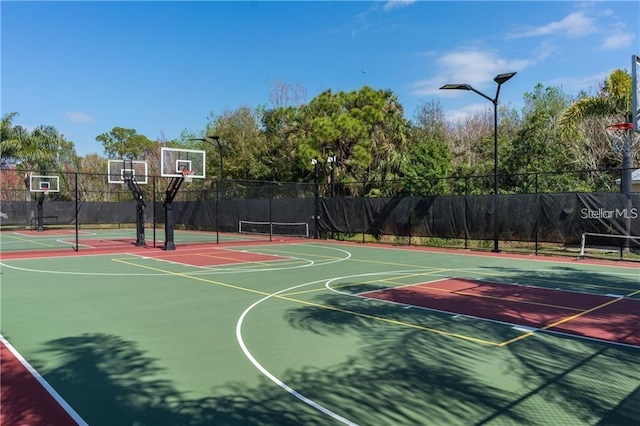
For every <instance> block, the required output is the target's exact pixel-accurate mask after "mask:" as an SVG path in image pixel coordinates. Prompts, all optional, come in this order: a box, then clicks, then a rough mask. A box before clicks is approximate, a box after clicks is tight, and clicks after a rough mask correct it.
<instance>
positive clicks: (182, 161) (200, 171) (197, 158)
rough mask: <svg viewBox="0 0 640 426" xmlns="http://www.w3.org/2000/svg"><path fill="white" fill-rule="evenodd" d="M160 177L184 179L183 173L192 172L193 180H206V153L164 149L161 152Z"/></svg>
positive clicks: (191, 150)
mask: <svg viewBox="0 0 640 426" xmlns="http://www.w3.org/2000/svg"><path fill="white" fill-rule="evenodd" d="M160 157H161V158H160V175H161V176H163V177H183V176H184V174H183V171H185V170H189V171H191V178H196V179H204V178H205V176H206V172H205V164H206V162H205V152H204V151H200V150H196V149H181V148H168V147H163V148H162V149H161V152H160Z"/></svg>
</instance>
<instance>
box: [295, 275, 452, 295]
mask: <svg viewBox="0 0 640 426" xmlns="http://www.w3.org/2000/svg"><path fill="white" fill-rule="evenodd" d="M448 270H449V269H440V270H437V271H426V272H419V273H413V274H408V275H404V276H400V277H396V278H395V279H399V278H409V277H415V276H419V275H428V274H432V273H434V274H435V273H439V272H444V271H448ZM379 282H388V283H391V284H396V283H394V282H393V281H391V280H390V279H380V280H368V281H364V282H361V283H351V284H343V285H335V286H332V287H331V288H333V289H335V290H337V289H341V288H347V287H354V286H357V285H365V284H372V283H379ZM402 285H407V286H410V285H415V284H405V283H402ZM323 290H326V287H324V286H323V287H320V288H314V289H311V290H304V291H294V292H292V293H285V295H286V296H294V295H298V294H305V293H314V292H318V291H323ZM383 290H384V289H383Z"/></svg>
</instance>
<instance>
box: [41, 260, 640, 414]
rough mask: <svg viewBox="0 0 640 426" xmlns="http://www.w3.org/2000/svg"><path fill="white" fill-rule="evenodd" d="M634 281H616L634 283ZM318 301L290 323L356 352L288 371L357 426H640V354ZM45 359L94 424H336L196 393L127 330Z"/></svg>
mask: <svg viewBox="0 0 640 426" xmlns="http://www.w3.org/2000/svg"><path fill="white" fill-rule="evenodd" d="M492 271H493V272H494V273H495V271H496V270H495V268H494V269H493V270H492ZM581 274H582V275H581ZM508 275H509V277H510V279H512V280H513V281H514V282H522V283H526V282H527V281H526V280H527V279H529V281H531V271H528V270H527V271H524V270H522V271H521V270H518V269H517V268H509V270H508ZM536 279H537V280H538V281H541V282H547V281H548V282H550V283H551V282H554V283H555V282H562V283H571V282H580V280H583V279H584V280H587V279H588V280H589V281H588V282H591V283H598V282H600V283H602V282H606V280H607V276H606V275H602V276H598V277H594V275H593V274H591V273H584V272H580V271H575V270H573V269H572V268H566V269H564V270H563V269H556V270H553V271H548V272H543V271H539V272H536ZM598 280H600V281H598ZM628 281H629V280H627V279H624V280H621V281H620V282H619V283H622V285H627V284H629V285H630V286H631V283H630V282H628ZM586 282H587V281H586ZM341 284H348V283H347V282H344V283H341ZM354 284H357V283H355V282H354ZM563 285H564V284H563ZM313 297H314V299H313V302H314V303H317V304H322V305H325V306H330V307H332V308H334V309H319V308H318V307H317V306H310V305H299V304H295V303H294V304H292V305H291V306H290V307H287V308H286V310H285V311H284V316H285V320H286V321H287V323H288V324H289V326H291V327H292V328H294V329H296V330H300V331H303V332H308V333H312V334H315V335H318V338H319V339H320V340H319V342H331V341H332V340H330V339H326V340H324V339H325V337H321V336H327V337H337V336H338V337H340V336H341V337H344V338H346V339H351V341H352V342H351V343H350V344H351V347H352V349H353V351H351V352H349V353H350V354H351V355H348V356H345V357H344V358H343V359H341V360H340V361H336V362H335V363H332V364H331V365H330V366H328V367H322V368H320V367H317V366H307V367H301V368H288V369H286V370H285V371H284V373H281V374H279V375H278V377H279V378H280V379H281V380H282V381H284V382H285V383H286V384H287V385H289V386H291V387H292V388H293V389H295V390H296V391H298V392H300V393H301V394H302V395H304V396H306V397H308V398H311V399H312V400H314V401H316V402H318V403H320V404H322V405H323V406H325V407H327V408H329V409H331V410H333V411H335V412H336V413H337V414H339V415H341V416H344V417H346V418H347V419H349V420H352V421H354V422H356V423H358V424H361V425H376V426H377V425H394V426H395V425H416V424H429V425H484V424H491V423H493V422H507V423H511V424H563V423H564V424H575V422H576V420H578V421H581V422H583V423H587V424H594V423H598V422H599V424H603V425H604V424H607V425H608V424H616V425H625V424H633V421H635V420H636V419H637V418H640V412H639V411H640V409H639V408H638V407H640V355H639V353H640V351H639V350H638V349H635V348H625V347H615V346H612V345H606V344H601V343H598V342H589V341H584V340H578V339H573V338H569V337H562V336H555V335H551V334H545V333H536V335H535V336H533V337H530V338H526V339H523V340H520V341H518V342H515V343H512V344H510V345H508V346H506V347H496V346H491V345H489V344H482V343H478V342H474V341H471V340H464V339H461V338H459V337H458V338H456V336H452V335H446V334H438V333H436V332H434V331H433V330H446V331H450V332H451V333H457V334H459V335H462V336H468V337H470V338H475V339H479V340H482V341H487V342H489V341H491V342H501V341H504V340H506V338H508V337H513V336H514V334H513V332H512V331H511V330H510V328H509V327H507V326H502V325H496V324H493V323H489V322H478V321H471V320H468V319H465V318H459V319H457V318H455V317H452V316H451V315H448V314H443V313H438V312H433V311H429V310H424V309H415V308H412V309H406V307H404V306H402V305H395V304H389V303H385V302H381V301H370V300H364V299H362V298H357V297H345V296H344V295H340V294H334V293H330V294H327V293H319V294H316V295H314V296H313ZM251 320H252V317H251V316H250V317H248V318H247V321H251ZM401 323H402V324H404V325H405V326H403V327H399V326H398V325H400V324H401ZM411 325H413V326H414V327H411ZM426 328H430V331H429V330H427V329H426ZM274 343H277V342H274ZM319 344H322V343H319ZM319 350H322V351H325V350H328V351H330V350H331V348H326V347H323V348H319ZM185 355H188V354H185ZM42 356H43V358H46V359H47V360H48V362H47V363H46V364H45V363H42V367H41V368H39V371H41V372H42V373H43V374H44V376H45V378H46V379H47V380H48V381H49V382H50V383H51V384H52V385H53V386H54V388H56V389H59V390H64V392H63V396H64V397H65V399H66V400H67V401H69V402H70V403H71V405H72V406H73V407H75V408H76V409H77V410H78V412H79V414H80V415H81V416H83V417H84V418H85V420H87V421H88V422H89V423H90V424H91V425H113V424H118V425H133V424H136V425H146V424H153V425H196V426H197V425H249V426H251V425H282V426H288V425H325V424H331V423H332V421H331V420H330V419H329V418H328V417H327V416H326V415H324V414H322V413H320V412H318V411H317V410H315V409H312V408H310V407H308V406H307V405H305V404H303V403H302V402H300V401H298V400H297V399H296V398H294V397H293V396H292V395H290V394H288V393H287V392H285V391H284V390H282V389H281V388H279V387H278V386H276V385H275V384H273V383H272V382H271V381H269V380H267V379H266V378H261V379H259V382H258V384H257V385H252V386H249V385H247V384H245V383H242V382H240V381H238V382H233V383H231V382H230V383H225V384H224V385H221V386H216V387H212V389H211V392H210V395H208V396H207V397H202V398H197V397H194V396H193V394H190V393H189V392H187V391H183V390H179V389H178V387H177V386H176V384H175V383H173V382H171V381H169V380H167V379H166V377H168V376H169V372H167V371H165V370H164V369H163V368H161V367H160V362H159V360H157V359H154V358H152V357H151V356H149V355H148V354H147V353H146V352H144V351H142V350H141V349H139V348H138V347H137V346H136V344H135V343H134V342H131V341H128V340H125V339H123V338H121V337H119V336H113V335H105V334H85V335H80V336H74V337H68V338H64V339H59V340H55V341H50V342H48V343H47V344H46V345H45V347H44V349H43V352H42ZM283 356H296V354H283ZM239 362H240V363H241V364H242V367H239V368H245V367H246V368H253V367H252V366H250V365H249V363H248V361H246V360H245V359H242V360H241V361H239ZM283 362H286V360H285V361H283ZM45 365H46V366H50V365H55V367H44V366H45ZM285 365H286V364H285ZM297 365H298V364H297ZM309 365H313V363H312V362H311V361H310V362H309ZM215 368H216V366H215V365H212V366H211V371H208V372H206V374H211V375H214V374H215ZM258 374H259V373H258V372H257V371H256V375H258ZM562 416H566V418H565V417H562ZM564 420H568V422H564ZM571 421H573V423H571Z"/></svg>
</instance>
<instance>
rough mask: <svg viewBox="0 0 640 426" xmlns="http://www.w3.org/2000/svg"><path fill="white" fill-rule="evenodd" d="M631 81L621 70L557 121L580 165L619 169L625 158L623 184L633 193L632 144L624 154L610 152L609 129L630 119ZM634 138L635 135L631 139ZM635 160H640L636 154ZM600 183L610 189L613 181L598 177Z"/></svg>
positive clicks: (577, 102)
mask: <svg viewBox="0 0 640 426" xmlns="http://www.w3.org/2000/svg"><path fill="white" fill-rule="evenodd" d="M631 99H632V80H631V76H630V75H629V73H628V72H627V71H625V70H622V69H617V70H614V71H612V72H611V73H610V74H609V75H608V76H607V78H606V79H605V81H604V82H603V84H602V87H601V88H600V91H599V92H598V93H597V94H596V95H594V96H589V95H586V94H583V95H581V96H579V97H578V99H577V100H576V101H575V102H573V103H572V104H571V105H570V106H569V107H568V108H567V109H566V110H565V111H564V113H563V114H562V117H560V120H559V121H558V126H559V129H560V131H561V132H562V133H563V135H564V136H565V137H566V140H567V147H568V149H569V150H571V152H572V153H573V155H574V156H575V158H576V159H577V161H578V162H579V163H580V164H581V165H584V166H587V167H591V168H593V169H605V168H611V167H619V164H620V161H619V159H620V156H622V169H623V170H624V171H625V172H624V173H623V177H624V181H626V182H627V183H628V186H629V188H627V189H630V182H631V176H630V174H631V167H632V164H633V153H632V152H631V147H630V145H629V144H625V146H624V147H623V149H622V152H614V151H613V150H612V149H611V148H610V144H611V141H610V139H609V136H608V135H607V133H606V130H605V129H606V127H607V126H609V125H611V124H615V123H625V122H628V121H629V118H630V115H631ZM632 136H633V135H632ZM635 157H636V159H637V158H638V157H640V155H638V153H637V152H636V154H635ZM597 180H598V181H602V182H607V181H609V182H610V184H609V185H607V184H605V186H611V185H612V184H613V181H614V179H613V178H612V177H610V178H608V179H607V178H606V177H604V178H603V177H602V176H597Z"/></svg>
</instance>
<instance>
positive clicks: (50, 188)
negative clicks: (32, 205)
mask: <svg viewBox="0 0 640 426" xmlns="http://www.w3.org/2000/svg"><path fill="white" fill-rule="evenodd" d="M29 191H31V192H44V193H48V192H60V178H59V177H58V176H40V175H31V176H30V177H29Z"/></svg>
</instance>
